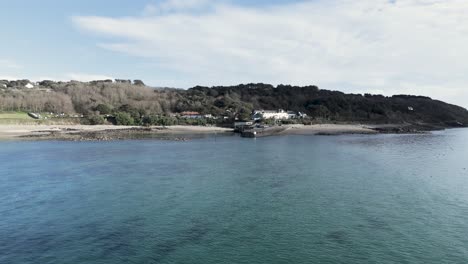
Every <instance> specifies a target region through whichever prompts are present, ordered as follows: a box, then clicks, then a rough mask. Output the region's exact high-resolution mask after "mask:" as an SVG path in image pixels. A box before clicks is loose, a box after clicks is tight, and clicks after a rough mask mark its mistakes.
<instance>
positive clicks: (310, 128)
mask: <svg viewBox="0 0 468 264" xmlns="http://www.w3.org/2000/svg"><path fill="white" fill-rule="evenodd" d="M445 128H446V127H442V126H435V125H424V124H419V125H414V124H385V125H362V124H315V125H307V126H304V125H284V126H278V127H271V128H268V129H266V130H263V131H262V133H260V136H275V135H342V134H420V133H428V132H430V131H435V130H443V129H445ZM232 132H233V130H232V129H229V128H220V127H204V126H168V127H159V126H153V127H139V126H112V125H103V126H99V125H98V126H86V125H55V126H52V125H0V140H64V141H111V140H125V139H144V138H150V139H160V140H175V141H187V140H190V139H192V138H195V137H197V136H200V135H202V134H222V133H232Z"/></svg>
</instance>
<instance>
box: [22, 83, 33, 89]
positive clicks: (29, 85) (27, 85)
mask: <svg viewBox="0 0 468 264" xmlns="http://www.w3.org/2000/svg"><path fill="white" fill-rule="evenodd" d="M24 87H25V88H28V89H32V88H34V85H32V83H28V84H26V85H25V86H24Z"/></svg>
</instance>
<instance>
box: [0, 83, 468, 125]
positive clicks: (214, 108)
mask: <svg viewBox="0 0 468 264" xmlns="http://www.w3.org/2000/svg"><path fill="white" fill-rule="evenodd" d="M30 84H31V85H30ZM31 86H33V87H31ZM27 87H29V88H27ZM254 109H272V110H275V109H284V110H292V111H300V112H303V113H306V114H307V115H308V116H309V118H310V120H312V121H320V122H361V123H376V124H386V123H393V124H395V123H411V124H431V125H438V126H442V127H451V126H466V125H467V124H468V111H467V110H466V109H464V108H462V107H459V106H455V105H451V104H447V103H444V102H441V101H438V100H433V99H431V98H429V97H423V96H410V95H395V96H392V97H385V96H382V95H370V94H365V95H361V94H345V93H342V92H339V91H329V90H322V89H319V88H318V87H316V86H304V87H298V86H289V85H279V86H277V87H274V86H272V85H268V84H245V85H237V86H229V87H225V86H219V87H201V86H196V87H194V88H191V89H188V90H181V89H171V88H165V89H155V88H151V87H148V86H145V85H144V83H143V82H141V81H134V82H132V81H129V80H117V81H112V80H105V81H93V82H77V81H70V82H53V81H42V82H39V83H35V84H32V83H31V82H29V81H28V80H20V81H0V111H32V112H49V113H50V112H51V113H66V114H80V115H85V116H92V115H99V114H116V113H129V114H130V115H132V117H133V118H134V119H135V120H140V122H141V121H142V120H143V117H145V116H168V117H169V116H171V115H172V114H173V113H180V112H183V111H196V112H199V113H201V114H212V115H214V116H221V115H223V116H226V117H227V118H229V119H232V118H234V117H240V118H247V117H248V116H249V115H250V113H251V112H252V110H254ZM137 123H138V122H137Z"/></svg>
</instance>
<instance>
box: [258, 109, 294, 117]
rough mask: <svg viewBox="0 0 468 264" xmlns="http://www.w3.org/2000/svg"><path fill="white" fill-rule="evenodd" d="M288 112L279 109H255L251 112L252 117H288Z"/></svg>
mask: <svg viewBox="0 0 468 264" xmlns="http://www.w3.org/2000/svg"><path fill="white" fill-rule="evenodd" d="M289 117H290V116H289V114H288V112H286V111H284V110H282V109H279V110H276V111H274V110H255V111H254V112H253V119H254V120H260V119H289Z"/></svg>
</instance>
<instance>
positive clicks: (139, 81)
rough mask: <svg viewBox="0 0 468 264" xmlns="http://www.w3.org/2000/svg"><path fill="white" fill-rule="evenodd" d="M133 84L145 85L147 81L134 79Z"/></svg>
mask: <svg viewBox="0 0 468 264" xmlns="http://www.w3.org/2000/svg"><path fill="white" fill-rule="evenodd" d="M133 84H134V85H139V86H145V83H144V82H143V81H142V80H134V81H133Z"/></svg>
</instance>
